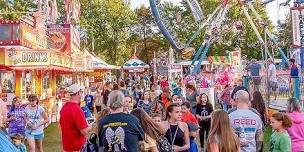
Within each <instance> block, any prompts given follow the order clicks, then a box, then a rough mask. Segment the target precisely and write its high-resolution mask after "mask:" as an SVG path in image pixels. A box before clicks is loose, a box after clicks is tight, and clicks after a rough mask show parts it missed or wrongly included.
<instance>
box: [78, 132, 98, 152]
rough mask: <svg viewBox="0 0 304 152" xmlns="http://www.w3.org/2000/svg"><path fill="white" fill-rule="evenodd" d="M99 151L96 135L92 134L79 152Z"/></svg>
mask: <svg viewBox="0 0 304 152" xmlns="http://www.w3.org/2000/svg"><path fill="white" fill-rule="evenodd" d="M100 150H101V149H100V148H99V146H98V138H97V135H96V134H95V133H93V134H91V136H90V138H89V139H88V140H87V141H86V143H85V144H84V146H83V147H82V149H81V151H80V152H99V151H100Z"/></svg>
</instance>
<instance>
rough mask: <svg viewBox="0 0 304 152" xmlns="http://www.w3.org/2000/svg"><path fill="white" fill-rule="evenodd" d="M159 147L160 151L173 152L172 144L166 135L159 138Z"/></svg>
mask: <svg viewBox="0 0 304 152" xmlns="http://www.w3.org/2000/svg"><path fill="white" fill-rule="evenodd" d="M157 149H158V151H159V152H173V149H172V145H171V144H170V143H169V141H168V139H167V138H166V137H164V136H162V137H161V138H159V139H158V140H157Z"/></svg>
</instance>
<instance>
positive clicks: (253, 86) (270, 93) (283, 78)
mask: <svg viewBox="0 0 304 152" xmlns="http://www.w3.org/2000/svg"><path fill="white" fill-rule="evenodd" d="M243 82H244V86H245V87H247V88H248V90H249V92H250V94H251V95H252V93H253V92H254V91H256V90H257V91H260V92H261V93H262V95H263V97H264V99H268V100H269V101H273V100H286V99H288V98H290V97H296V98H297V99H300V100H303V98H302V97H304V79H303V77H302V76H300V77H292V78H291V77H290V76H289V75H277V84H274V83H271V82H268V83H266V76H258V77H256V76H245V77H244V79H243Z"/></svg>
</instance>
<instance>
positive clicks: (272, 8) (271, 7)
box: [131, 0, 289, 25]
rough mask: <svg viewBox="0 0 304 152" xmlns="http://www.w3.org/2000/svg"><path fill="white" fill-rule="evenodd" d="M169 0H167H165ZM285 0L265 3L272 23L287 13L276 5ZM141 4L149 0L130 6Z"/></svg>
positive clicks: (285, 9) (132, 3) (134, 1)
mask: <svg viewBox="0 0 304 152" xmlns="http://www.w3.org/2000/svg"><path fill="white" fill-rule="evenodd" d="M166 1H169V0H166ZM170 1H172V2H176V3H178V2H180V1H181V0H170ZM285 1H286V0H276V1H273V2H271V3H269V4H267V6H266V8H267V12H268V16H269V17H270V20H271V21H272V22H273V24H275V25H276V23H277V20H278V18H279V19H280V20H283V19H284V18H285V15H286V14H287V13H288V11H289V8H288V7H281V8H280V9H277V8H278V7H277V5H278V4H280V3H282V2H285ZM142 4H144V5H146V6H148V5H149V0H131V5H132V8H136V7H139V6H141V5H142ZM278 10H279V11H278Z"/></svg>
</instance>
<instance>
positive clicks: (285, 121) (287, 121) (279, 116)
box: [271, 112, 292, 128]
mask: <svg viewBox="0 0 304 152" xmlns="http://www.w3.org/2000/svg"><path fill="white" fill-rule="evenodd" d="M271 117H272V118H274V119H275V120H277V121H282V125H283V127H284V128H290V127H291V126H292V120H291V118H290V117H289V116H288V115H287V114H285V113H281V112H278V113H274V114H273V115H272V116H271Z"/></svg>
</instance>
